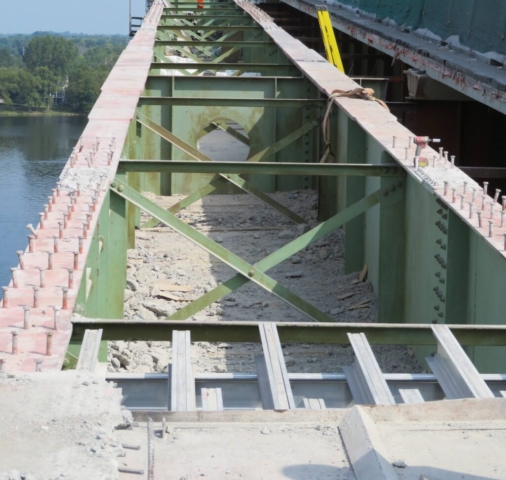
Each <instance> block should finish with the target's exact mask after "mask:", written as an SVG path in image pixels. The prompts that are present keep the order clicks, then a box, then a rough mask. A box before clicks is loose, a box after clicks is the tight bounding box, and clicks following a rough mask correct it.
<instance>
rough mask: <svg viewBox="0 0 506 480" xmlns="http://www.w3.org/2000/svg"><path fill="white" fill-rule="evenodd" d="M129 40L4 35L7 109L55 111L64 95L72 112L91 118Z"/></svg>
mask: <svg viewBox="0 0 506 480" xmlns="http://www.w3.org/2000/svg"><path fill="white" fill-rule="evenodd" d="M127 41H128V39H127V37H123V36H112V37H107V36H102V35H97V36H84V35H82V36H81V35H76V36H71V35H70V34H64V35H51V34H43V33H36V34H34V35H32V36H27V35H10V36H0V98H1V99H2V100H3V104H4V105H6V106H26V107H28V108H29V109H32V108H38V109H40V108H47V109H49V108H52V107H53V100H52V95H54V94H56V93H59V92H62V91H65V104H66V105H67V108H70V110H71V111H74V112H76V113H88V112H89V111H90V110H91V108H92V107H93V104H94V103H95V101H96V99H97V98H98V95H99V94H100V87H101V86H102V84H103V83H104V81H105V79H106V78H107V75H108V74H109V72H110V70H111V68H112V67H113V66H114V64H115V63H116V60H117V58H118V57H119V55H120V54H121V52H122V50H123V49H124V48H125V46H126V43H127Z"/></svg>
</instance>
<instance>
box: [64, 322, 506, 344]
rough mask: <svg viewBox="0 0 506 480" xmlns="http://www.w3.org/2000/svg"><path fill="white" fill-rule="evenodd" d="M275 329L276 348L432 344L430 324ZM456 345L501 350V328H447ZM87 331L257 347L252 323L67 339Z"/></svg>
mask: <svg viewBox="0 0 506 480" xmlns="http://www.w3.org/2000/svg"><path fill="white" fill-rule="evenodd" d="M276 327H277V329H278V332H279V338H280V340H281V342H282V343H287V342H295V343H299V342H300V343H323V344H329V345H334V344H338V345H349V344H350V341H349V337H348V333H364V334H365V335H366V336H367V340H368V341H369V343H371V344H372V345H436V338H435V337H434V335H433V333H432V329H431V325H430V324H393V323H390V324H381V323H302V322H300V323H289V322H278V323H276ZM448 327H449V328H450V330H451V332H452V333H453V335H454V336H455V338H456V339H457V340H458V342H459V343H460V345H462V346H468V345H477V346H478V345H482V346H485V345H486V346H496V347H504V346H506V326H504V325H448ZM87 329H92V330H96V329H102V330H103V334H102V338H103V339H104V340H142V341H149V340H157V341H171V340H172V332H173V331H175V330H189V331H190V332H191V339H192V341H193V342H260V333H259V330H258V322H193V321H190V322H159V321H155V322H141V323H135V322H131V321H126V320H122V319H121V320H105V319H88V318H84V317H82V318H80V319H74V320H73V328H72V339H73V340H75V341H78V340H82V338H83V336H84V332H85V330H87Z"/></svg>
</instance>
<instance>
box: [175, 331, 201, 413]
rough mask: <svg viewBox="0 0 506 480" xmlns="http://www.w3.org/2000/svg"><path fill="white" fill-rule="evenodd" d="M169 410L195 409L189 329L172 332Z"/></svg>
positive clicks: (184, 410)
mask: <svg viewBox="0 0 506 480" xmlns="http://www.w3.org/2000/svg"><path fill="white" fill-rule="evenodd" d="M169 374H170V385H171V402H170V409H171V411H179V412H181V411H182V412H186V411H194V410H195V379H194V376H193V369H192V365H191V339H190V332H189V331H178V330H175V331H174V332H173V333H172V364H171V365H170V370H169Z"/></svg>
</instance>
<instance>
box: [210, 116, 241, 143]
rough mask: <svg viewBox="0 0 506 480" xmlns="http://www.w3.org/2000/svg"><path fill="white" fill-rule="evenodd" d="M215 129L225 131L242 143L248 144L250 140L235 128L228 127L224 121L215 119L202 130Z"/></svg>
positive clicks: (211, 130)
mask: <svg viewBox="0 0 506 480" xmlns="http://www.w3.org/2000/svg"><path fill="white" fill-rule="evenodd" d="M216 129H220V130H223V131H224V132H227V133H228V134H229V135H230V136H231V137H234V138H235V139H236V140H239V141H240V142H241V143H243V144H244V145H248V146H249V145H250V141H249V138H248V137H245V136H244V135H242V134H241V133H239V132H238V131H237V130H236V129H235V128H232V127H229V126H228V125H227V123H226V122H224V121H221V120H217V121H215V122H213V123H211V124H209V125H208V126H207V127H204V130H203V131H204V132H206V134H207V133H211V132H213V131H214V130H216Z"/></svg>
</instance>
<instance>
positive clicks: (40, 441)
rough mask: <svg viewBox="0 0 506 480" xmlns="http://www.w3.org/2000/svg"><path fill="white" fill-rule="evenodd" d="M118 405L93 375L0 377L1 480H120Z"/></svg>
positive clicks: (111, 391)
mask: <svg viewBox="0 0 506 480" xmlns="http://www.w3.org/2000/svg"><path fill="white" fill-rule="evenodd" d="M120 401H121V391H120V390H119V389H114V388H113V387H112V385H111V384H109V383H107V382H105V380H104V379H103V378H100V377H98V376H95V375H93V374H92V373H90V372H85V371H81V372H76V371H69V372H48V373H36V374H23V375H17V376H14V375H5V374H0V452H1V454H0V478H1V479H4V478H16V479H17V478H21V477H16V475H15V474H13V473H12V471H14V472H18V473H22V474H23V475H25V476H23V477H22V478H26V479H28V478H30V479H32V480H43V479H45V480H47V479H55V478H71V479H72V480H80V479H83V480H91V479H104V480H105V479H111V480H112V479H116V478H118V471H117V462H116V459H117V456H118V455H120V454H122V453H123V450H122V448H121V444H120V443H119V441H118V440H117V439H116V438H115V434H114V430H115V428H116V427H118V426H120V425H123V424H125V419H124V417H123V411H122V410H121V406H120ZM127 414H128V412H127ZM128 415H129V414H128ZM7 471H9V472H11V473H10V475H11V477H9V476H7V474H6V473H5V472H7Z"/></svg>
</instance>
